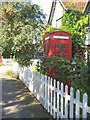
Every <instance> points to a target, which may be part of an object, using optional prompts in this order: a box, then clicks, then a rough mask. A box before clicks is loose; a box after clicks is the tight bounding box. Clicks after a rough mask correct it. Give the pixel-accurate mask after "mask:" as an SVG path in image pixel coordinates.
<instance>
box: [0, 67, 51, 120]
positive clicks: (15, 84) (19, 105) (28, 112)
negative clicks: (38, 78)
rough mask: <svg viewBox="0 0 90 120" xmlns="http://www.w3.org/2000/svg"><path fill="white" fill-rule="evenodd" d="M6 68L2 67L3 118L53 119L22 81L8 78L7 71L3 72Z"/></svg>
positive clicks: (0, 69) (0, 74)
mask: <svg viewBox="0 0 90 120" xmlns="http://www.w3.org/2000/svg"><path fill="white" fill-rule="evenodd" d="M4 68H5V66H4V67H1V66H0V83H1V88H2V91H1V92H2V118H48V119H52V117H51V115H50V114H49V113H48V112H47V111H46V110H45V109H44V108H43V106H42V105H41V103H40V102H39V101H38V100H37V99H36V98H35V97H34V96H33V94H32V93H31V92H30V91H29V90H28V88H27V87H26V86H25V85H24V83H23V82H22V81H21V80H18V79H15V78H12V77H10V76H7V75H6V74H5V70H3V69H4ZM5 69H6V68H5ZM6 70H7V69H6ZM0 103H1V102H0Z"/></svg>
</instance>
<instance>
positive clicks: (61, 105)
mask: <svg viewBox="0 0 90 120" xmlns="http://www.w3.org/2000/svg"><path fill="white" fill-rule="evenodd" d="M61 118H63V83H61Z"/></svg>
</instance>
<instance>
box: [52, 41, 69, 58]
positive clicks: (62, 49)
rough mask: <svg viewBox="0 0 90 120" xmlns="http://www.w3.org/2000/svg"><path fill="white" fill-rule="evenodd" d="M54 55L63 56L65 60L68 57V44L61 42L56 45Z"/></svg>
mask: <svg viewBox="0 0 90 120" xmlns="http://www.w3.org/2000/svg"><path fill="white" fill-rule="evenodd" d="M54 54H55V56H58V57H60V56H62V57H64V58H67V57H68V43H66V42H65V43H61V42H57V43H55V46H54Z"/></svg>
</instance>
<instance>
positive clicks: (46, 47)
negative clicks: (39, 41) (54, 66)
mask: <svg viewBox="0 0 90 120" xmlns="http://www.w3.org/2000/svg"><path fill="white" fill-rule="evenodd" d="M45 55H48V44H46V45H45Z"/></svg>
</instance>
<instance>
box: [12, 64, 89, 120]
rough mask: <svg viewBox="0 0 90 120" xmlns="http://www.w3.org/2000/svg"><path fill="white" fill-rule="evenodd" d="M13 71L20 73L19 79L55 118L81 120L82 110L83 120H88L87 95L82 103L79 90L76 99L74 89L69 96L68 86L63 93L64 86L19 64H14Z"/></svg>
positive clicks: (84, 95)
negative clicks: (77, 119)
mask: <svg viewBox="0 0 90 120" xmlns="http://www.w3.org/2000/svg"><path fill="white" fill-rule="evenodd" d="M15 66H16V68H15ZM16 69H17V70H16ZM13 70H14V71H15V72H16V71H18V73H19V78H20V79H21V80H22V81H23V83H24V84H25V85H26V86H27V87H28V89H29V90H30V91H31V92H32V93H33V94H34V96H35V97H36V98H37V99H38V100H39V101H40V102H41V104H42V105H43V106H44V108H45V109H46V110H47V111H48V112H49V113H50V114H51V115H52V116H53V118H80V109H82V118H87V113H89V114H90V107H89V106H87V103H88V96H87V94H86V93H85V94H83V101H82V102H80V91H79V90H77V92H76V98H74V90H73V88H71V89H70V95H68V86H67V85H66V86H65V92H63V88H64V85H63V83H60V82H59V81H56V80H52V79H50V78H49V77H48V78H47V76H45V75H42V74H39V73H37V72H35V71H32V70H30V68H27V67H20V66H19V65H18V64H17V63H15V64H14V67H13Z"/></svg>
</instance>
